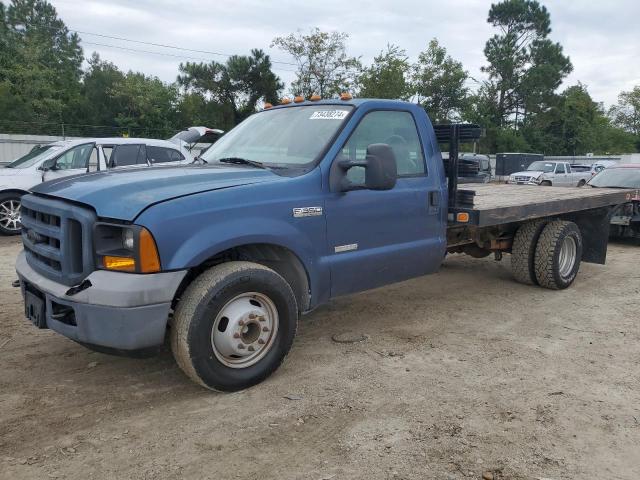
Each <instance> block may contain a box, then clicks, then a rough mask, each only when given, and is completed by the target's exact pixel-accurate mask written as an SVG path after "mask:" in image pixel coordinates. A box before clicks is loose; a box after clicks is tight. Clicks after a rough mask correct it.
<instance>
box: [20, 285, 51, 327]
mask: <svg viewBox="0 0 640 480" xmlns="http://www.w3.org/2000/svg"><path fill="white" fill-rule="evenodd" d="M24 316H25V317H27V318H28V319H29V321H30V322H31V323H33V324H34V325H35V326H36V327H38V328H47V315H46V302H45V299H44V297H43V296H41V295H38V294H37V293H34V292H31V291H29V290H25V292H24Z"/></svg>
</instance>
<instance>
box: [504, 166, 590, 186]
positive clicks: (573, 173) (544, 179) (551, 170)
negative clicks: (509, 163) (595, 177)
mask: <svg viewBox="0 0 640 480" xmlns="http://www.w3.org/2000/svg"><path fill="white" fill-rule="evenodd" d="M590 178H591V172H590V171H588V170H587V171H584V169H581V170H580V171H577V169H576V170H572V168H571V164H570V163H568V162H547V161H542V160H541V161H537V162H533V163H532V164H531V165H529V167H528V168H527V169H526V170H524V171H522V172H516V173H512V174H511V175H510V176H509V180H508V182H507V183H512V184H516V185H543V186H549V187H550V186H556V187H581V186H583V185H585V184H586V183H587V182H588V181H589V179H590Z"/></svg>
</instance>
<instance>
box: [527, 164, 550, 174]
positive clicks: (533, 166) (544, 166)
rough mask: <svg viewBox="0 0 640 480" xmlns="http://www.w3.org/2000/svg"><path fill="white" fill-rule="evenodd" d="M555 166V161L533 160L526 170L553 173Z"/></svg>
mask: <svg viewBox="0 0 640 480" xmlns="http://www.w3.org/2000/svg"><path fill="white" fill-rule="evenodd" d="M555 168H556V164H555V163H550V162H533V163H532V164H531V165H529V167H528V168H527V170H532V171H533V170H535V171H536V172H544V173H553V171H554V170H555Z"/></svg>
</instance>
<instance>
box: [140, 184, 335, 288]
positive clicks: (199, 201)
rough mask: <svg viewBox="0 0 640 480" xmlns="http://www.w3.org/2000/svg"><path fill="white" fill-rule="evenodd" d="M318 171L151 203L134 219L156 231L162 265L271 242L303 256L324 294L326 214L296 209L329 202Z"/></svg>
mask: <svg viewBox="0 0 640 480" xmlns="http://www.w3.org/2000/svg"><path fill="white" fill-rule="evenodd" d="M316 173H317V174H318V175H317V176H315V177H310V178H306V177H300V178H296V179H291V180H290V181H288V183H287V185H282V184H280V185H276V184H275V182H274V184H273V185H269V184H263V185H251V186H244V187H235V188H229V189H221V190H217V191H213V192H206V193H201V194H197V195H191V196H187V197H181V198H177V199H174V200H171V201H168V202H164V203H161V204H157V205H154V206H151V207H149V208H148V209H147V210H145V211H144V212H143V213H142V214H141V215H140V216H139V217H138V218H136V219H135V223H136V224H138V225H142V226H144V227H146V228H148V229H149V231H150V232H151V233H152V234H153V236H154V239H155V241H156V244H157V246H158V253H159V254H160V262H161V265H162V269H163V270H183V269H190V268H195V267H198V266H199V265H202V264H203V263H204V262H206V261H207V260H208V259H211V258H212V257H215V256H216V255H218V254H219V253H221V252H224V251H225V250H229V249H231V248H234V247H240V246H245V245H255V244H270V245H275V246H279V247H284V248H286V249H288V250H289V251H291V252H292V253H293V254H294V255H295V256H296V257H297V258H298V259H299V260H300V262H301V263H302V265H303V266H304V268H305V270H306V272H307V276H308V278H309V283H310V287H311V288H312V291H314V292H316V293H317V294H318V295H319V296H320V297H322V295H323V292H324V291H325V290H327V289H328V286H329V284H330V276H329V269H328V266H327V262H324V261H323V258H324V257H326V249H327V248H326V222H325V218H324V215H322V214H321V215H317V216H309V217H301V218H296V217H294V216H293V208H296V207H305V206H323V205H324V202H323V198H322V195H321V192H320V189H319V185H320V182H319V172H316ZM283 192H284V193H286V194H287V195H283ZM313 296H314V297H316V295H315V294H314V295H313ZM316 298H318V297H316Z"/></svg>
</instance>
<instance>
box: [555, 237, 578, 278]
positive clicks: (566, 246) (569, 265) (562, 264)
mask: <svg viewBox="0 0 640 480" xmlns="http://www.w3.org/2000/svg"><path fill="white" fill-rule="evenodd" d="M577 250H578V249H577V246H576V241H575V240H574V239H573V237H565V239H564V240H563V242H562V246H561V247H560V255H559V257H558V269H559V271H560V276H561V277H563V278H566V277H568V276H569V275H570V274H571V271H572V270H573V266H574V265H575V263H576V252H577Z"/></svg>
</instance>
